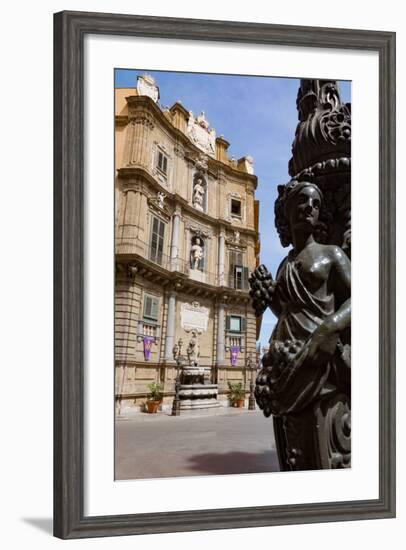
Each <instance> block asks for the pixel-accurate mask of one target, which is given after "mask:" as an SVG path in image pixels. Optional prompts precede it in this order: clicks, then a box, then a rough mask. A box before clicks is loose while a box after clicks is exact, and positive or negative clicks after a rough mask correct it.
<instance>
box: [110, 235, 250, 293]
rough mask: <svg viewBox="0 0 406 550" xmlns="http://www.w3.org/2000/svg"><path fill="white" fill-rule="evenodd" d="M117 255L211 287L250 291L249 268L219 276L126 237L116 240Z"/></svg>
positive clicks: (236, 269)
mask: <svg viewBox="0 0 406 550" xmlns="http://www.w3.org/2000/svg"><path fill="white" fill-rule="evenodd" d="M116 254H117V255H124V256H127V257H128V256H133V257H135V258H136V259H139V260H141V261H142V262H145V263H147V264H150V266H151V267H152V268H153V267H154V266H156V267H158V269H163V270H165V271H168V272H176V273H180V274H182V275H185V276H186V277H187V278H188V279H190V280H193V281H197V282H200V283H204V284H207V285H211V286H217V287H218V286H225V287H228V288H231V289H233V290H239V291H245V292H247V291H248V290H249V283H248V275H249V270H248V268H247V267H242V266H234V267H230V272H229V274H228V275H223V276H219V275H218V273H213V272H211V271H208V270H207V269H206V268H204V269H192V267H191V266H190V260H185V259H184V258H181V257H179V256H176V257H174V258H172V257H171V256H169V255H168V254H165V253H164V252H162V251H160V250H157V249H156V248H155V249H153V248H152V247H151V245H150V244H149V243H147V242H145V241H142V240H141V239H138V238H134V239H129V238H128V237H126V238H125V239H123V238H116Z"/></svg>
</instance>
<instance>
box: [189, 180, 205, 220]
mask: <svg viewBox="0 0 406 550" xmlns="http://www.w3.org/2000/svg"><path fill="white" fill-rule="evenodd" d="M204 192H205V191H204V181H203V178H201V177H199V178H197V179H196V182H195V184H194V186H193V199H192V201H193V206H194V207H195V208H196V210H200V211H201V212H203V210H204V208H203V201H204Z"/></svg>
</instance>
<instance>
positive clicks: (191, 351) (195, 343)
mask: <svg viewBox="0 0 406 550" xmlns="http://www.w3.org/2000/svg"><path fill="white" fill-rule="evenodd" d="M186 353H187V356H188V359H189V365H191V366H194V367H197V366H198V364H199V361H198V360H199V355H200V347H199V340H198V335H197V331H196V330H192V338H191V339H190V342H189V345H188V348H187V350H186Z"/></svg>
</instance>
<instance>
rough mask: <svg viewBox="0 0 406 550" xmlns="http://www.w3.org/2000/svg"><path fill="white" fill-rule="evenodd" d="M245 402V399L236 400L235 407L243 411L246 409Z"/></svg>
mask: <svg viewBox="0 0 406 550" xmlns="http://www.w3.org/2000/svg"><path fill="white" fill-rule="evenodd" d="M244 401H245V399H235V400H234V407H238V408H239V409H242V408H243V407H244Z"/></svg>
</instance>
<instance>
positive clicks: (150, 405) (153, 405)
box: [147, 400, 161, 413]
mask: <svg viewBox="0 0 406 550" xmlns="http://www.w3.org/2000/svg"><path fill="white" fill-rule="evenodd" d="M160 403H161V402H160V401H152V400H149V401H147V411H148V412H149V413H156V412H157V411H158V407H159V404H160Z"/></svg>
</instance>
